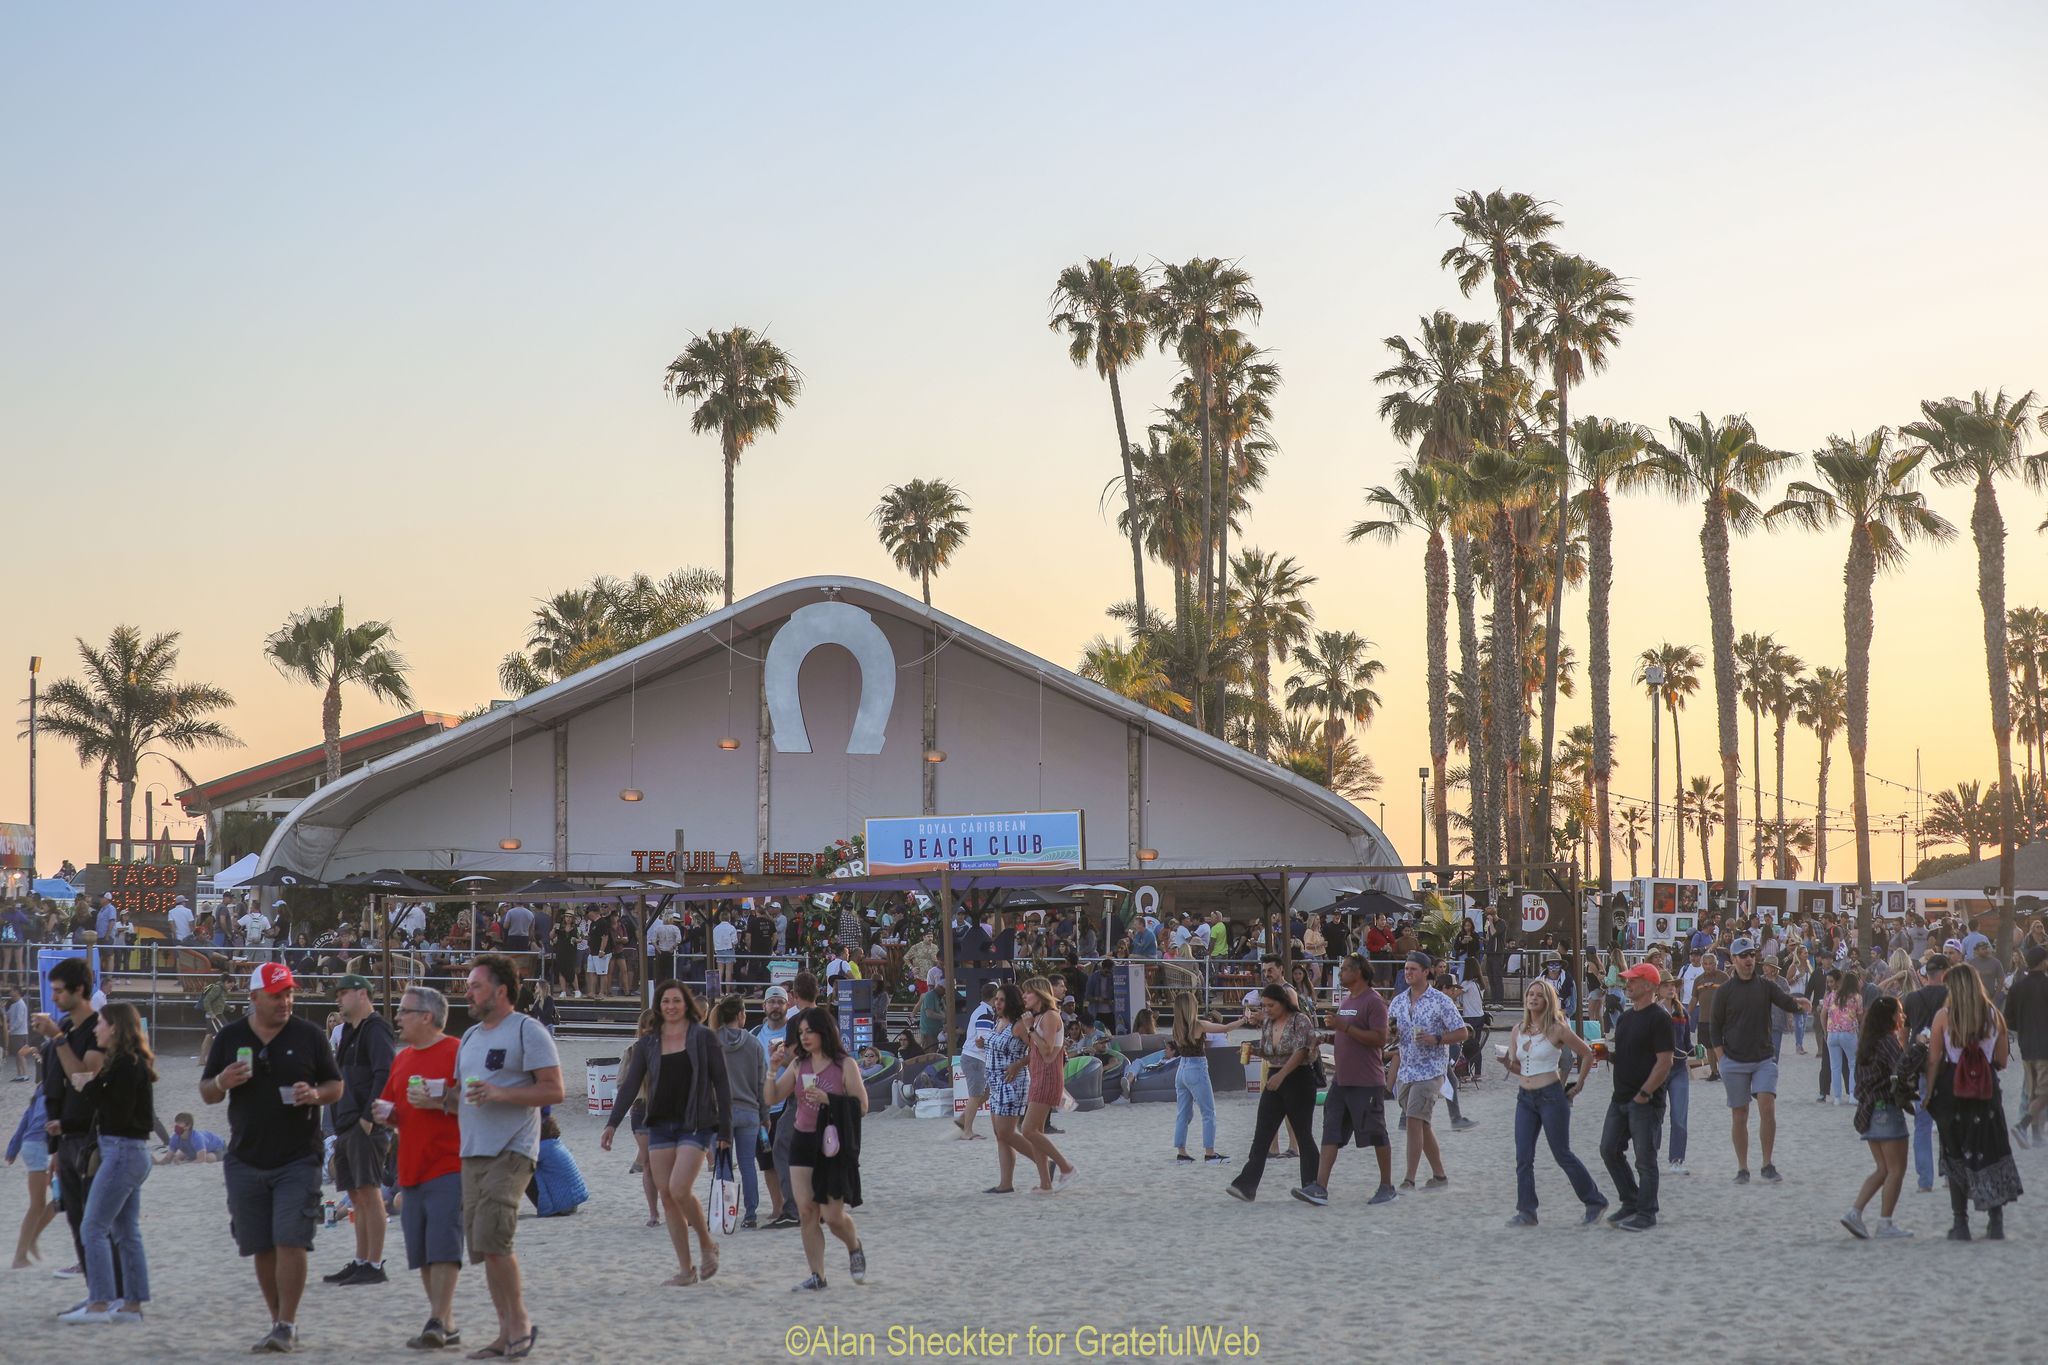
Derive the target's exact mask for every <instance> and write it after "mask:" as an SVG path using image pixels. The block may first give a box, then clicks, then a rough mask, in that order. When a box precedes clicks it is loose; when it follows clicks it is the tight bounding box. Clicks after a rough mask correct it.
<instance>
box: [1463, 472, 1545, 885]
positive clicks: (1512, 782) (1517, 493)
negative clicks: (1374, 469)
mask: <svg viewBox="0 0 2048 1365" xmlns="http://www.w3.org/2000/svg"><path fill="white" fill-rule="evenodd" d="M1542 479H1543V471H1542V470H1541V468H1540V467H1538V466H1537V465H1534V464H1531V463H1530V462H1528V461H1526V460H1523V459H1520V458H1518V457H1516V456H1514V455H1511V454H1508V453H1506V452H1504V451H1500V450H1496V449H1494V448H1493V447H1492V446H1487V445H1481V446H1479V447H1478V448H1477V449H1476V450H1475V451H1474V453H1473V455H1472V458H1471V461H1470V463H1469V464H1468V465H1467V466H1466V469H1465V472H1464V474H1463V475H1462V476H1461V478H1460V483H1461V486H1462V488H1463V491H1464V493H1465V495H1466V497H1467V500H1468V506H1467V508H1466V515H1467V516H1468V517H1469V518H1471V519H1472V527H1473V528H1474V529H1476V528H1477V526H1478V524H1479V518H1481V517H1483V518H1484V519H1485V527H1486V535H1487V542H1488V548H1489V551H1490V554H1489V559H1490V564H1491V569H1492V583H1493V613H1492V616H1493V638H1492V651H1493V652H1492V658H1491V673H1492V678H1491V693H1492V706H1491V707H1490V709H1489V710H1488V711H1487V713H1486V717H1485V719H1486V767H1487V785H1488V787H1489V789H1490V790H1491V791H1493V792H1495V793H1497V794H1498V795H1499V797H1500V799H1499V801H1498V802H1497V803H1496V804H1494V805H1491V806H1489V812H1488V813H1489V816H1495V815H1497V816H1499V817H1500V818H1501V819H1502V820H1503V823H1504V827H1505V828H1506V832H1507V836H1508V838H1509V840H1510V841H1511V842H1510V849H1509V852H1510V857H1511V859H1512V857H1513V854H1514V852H1515V851H1516V845H1517V843H1518V840H1517V837H1516V833H1515V828H1514V827H1515V826H1516V825H1518V824H1519V823H1520V821H1519V817H1518V813H1517V812H1516V811H1515V809H1514V808H1513V806H1512V804H1511V803H1510V801H1509V800H1508V795H1509V793H1511V792H1512V791H1514V790H1516V789H1517V788H1518V786H1519V773H1520V768H1521V747H1522V746H1521V715H1522V705H1523V697H1524V696H1525V692H1524V690H1523V682H1522V676H1521V675H1522V670H1521V668H1520V667H1519V661H1520V658H1521V651H1520V650H1518V649H1517V648H1516V630H1515V610H1514V604H1515V602H1516V600H1517V594H1518V593H1519V591H1520V588H1519V584H1518V582H1517V580H1516V575H1515V544H1516V542H1515V525H1514V519H1513V516H1512V513H1513V512H1514V510H1515V509H1517V508H1519V507H1520V506H1522V505H1523V504H1524V503H1526V502H1527V501H1528V500H1529V499H1530V498H1531V497H1533V496H1534V495H1535V493H1536V491H1537V489H1538V488H1539V487H1540V485H1541V483H1542ZM1485 841H1486V842H1487V843H1488V844H1490V843H1491V831H1490V830H1489V831H1487V832H1486V835H1485Z"/></svg>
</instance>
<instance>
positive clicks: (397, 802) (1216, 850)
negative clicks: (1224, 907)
mask: <svg viewBox="0 0 2048 1365" xmlns="http://www.w3.org/2000/svg"><path fill="white" fill-rule="evenodd" d="M778 639H780V640H781V644H780V645H778V644H777V643H776V642H777V641H778ZM771 649H772V650H773V652H772V653H771ZM764 679H765V681H764ZM927 689H929V690H930V692H931V697H932V703H931V729H930V737H929V740H927V738H926V732H925V705H924V695H925V693H926V691H927ZM941 756H942V757H941ZM932 760H938V761H936V762H934V761H932ZM927 772H929V773H930V774H931V776H932V777H933V778H934V779H935V790H934V792H933V797H932V801H931V803H930V807H929V809H927V807H926V805H925V801H924V786H923V784H924V780H925V777H926V775H927ZM627 792H638V793H641V794H642V797H643V799H640V800H626V799H622V793H627ZM1068 810H1079V811H1081V812H1082V813H1083V817H1084V829H1085V836H1086V863H1087V867H1088V868H1092V869H1111V868H1122V869H1132V868H1138V867H1140V866H1141V865H1142V866H1145V867H1152V868H1159V869H1162V870H1164V869H1172V868H1235V867H1244V868H1278V867H1287V866H1295V867H1324V868H1330V867H1355V868H1363V867H1373V866H1378V867H1386V866H1390V865H1396V864H1399V863H1400V862H1401V859H1400V857H1399V856H1398V855H1397V853H1396V851H1395V849H1394V847H1393V845H1392V844H1391V843H1390V842H1389V840H1388V839H1387V837H1386V836H1385V835H1384V834H1383V833H1382V832H1381V831H1380V830H1379V828H1378V827H1377V826H1376V825H1375V824H1374V823H1373V822H1372V821H1371V820H1370V819H1368V818H1367V817H1366V815H1365V814H1364V813H1363V812H1362V811H1360V810H1359V809H1358V808H1357V807H1356V806H1353V805H1352V804H1351V803H1350V802H1348V801H1345V800H1343V799H1342V798H1341V797H1338V796H1335V795H1333V794H1332V793H1330V792H1329V791H1327V790H1325V789H1323V788H1322V787H1319V786H1316V785H1314V784H1313V783H1310V782H1306V781H1304V780H1303V779H1301V778H1299V777H1297V776H1295V775H1294V774H1293V773H1290V772H1288V771H1287V770H1285V769H1283V768H1280V767H1277V766H1275V765H1273V764H1270V763H1267V762H1264V761H1262V760H1260V759H1258V758H1255V757H1254V756H1252V755H1251V754H1249V753H1246V752H1245V751H1243V750H1241V749H1238V748H1236V747H1235V746H1232V745H1229V744H1225V743H1223V742H1222V741H1220V740H1217V739H1214V738H1212V737H1210V736H1208V735H1205V734H1202V733H1200V732H1199V731H1196V730H1194V729H1192V728H1191V727H1189V726H1187V725H1184V724H1181V723H1180V722H1178V721H1176V720H1173V719H1171V718H1169V717H1167V716H1164V715H1161V714H1160V713H1158V712H1156V711H1153V710H1150V709H1149V708H1146V707H1144V706H1141V705H1139V704H1138V703H1135V702H1132V701H1129V700H1127V699H1125V698H1123V697H1120V696H1118V695H1116V694H1115V693H1112V692H1110V691H1108V690H1106V689H1105V688H1102V687H1100V686H1098V685H1097V684H1095V683H1092V682H1089V681H1087V680H1086V679H1084V678H1081V677H1079V676H1077V675H1076V674H1074V673H1071V672H1069V671H1068V670H1066V669H1064V668H1061V667H1059V666H1058V665H1057V664H1053V663H1049V662H1047V661H1046V660H1044V659H1040V658H1037V657H1036V656H1034V655H1032V654H1029V653H1027V652H1025V651H1024V650H1021V649H1019V648H1017V647H1016V646H1015V645H1012V644H1009V643H1008V642H1006V641H1003V640H1000V639H997V638H996V637H995V636H992V635H990V634H988V633H986V632H984V631H981V630H977V629H976V628H975V627H973V626H971V625H968V624H967V623H966V622H963V621H960V620H957V619H955V618H953V617H951V616H948V615H946V614H945V613H943V612H939V611H934V610H932V609H930V608H927V607H926V606H924V604H923V603H921V602H919V601H917V600H916V599H914V598H911V597H908V596H906V595H904V594H903V593H899V592H897V591H895V590H893V589H891V588H887V587H883V586H881V585H880V584H876V583H870V582H867V581H865V580H862V579H856V578H839V577H818V578H805V579H799V580H796V581H793V582H790V583H785V584H782V585H780V586H778V587H774V588H770V589H768V590H766V591H764V592H760V593H756V594H755V595H753V596H752V597H749V598H746V599H745V600H743V601H741V602H738V603H736V604H734V605H733V606H731V607H728V608H725V609H724V610H721V611H718V612H715V613H713V614H711V615H709V616H706V617H704V618H702V619H700V620H698V621H696V622H693V623H691V624H690V625H688V626H685V627H682V628H681V629H678V630H675V631H673V632H670V633H669V634H667V635H664V636H661V637H660V638H658V639H655V640H651V641H649V642H648V643H646V644H644V645H641V646H639V647H638V648H636V649H633V650H631V651H629V652H627V653H625V654H621V655H618V656H616V657H614V658H612V659H609V660H606V661H605V662H603V663H600V664H598V665H596V666H594V667H592V668H589V669H586V670H584V671H583V672H581V673H577V674H575V675H574V676H572V677H569V678H566V679H564V680H562V681H561V682H558V683H556V684H554V685H552V686H550V687H547V688H545V689H543V690H541V691H539V692H535V693H533V694H532V695H530V696H527V697H523V698H521V699H519V700H518V701H516V702H513V703H510V704H508V705H502V706H499V707H497V708H495V709H493V710H492V711H490V712H488V713H487V714H485V715H483V716H480V717H478V718H477V719H475V720H471V721H468V722H466V723H464V724H463V725H461V726H459V727H457V728H455V729H453V730H450V731H448V732H446V733H445V734H442V735H438V736H435V737H434V738H432V739H429V740H426V741H424V742H422V743H420V744H417V745H415V746H413V747H411V748H408V749H405V750H403V751H402V752H399V753H396V754H393V755H391V756H389V757H387V758H383V759H380V760H378V761H377V762H375V763H372V764H370V765H368V766H367V767H365V768H363V769H361V770H359V771H357V772H354V773H350V774H348V775H347V776H345V777H343V778H342V779H341V780H339V781H338V782H335V783H333V784H331V785H329V786H326V787H323V788H321V789H320V790H319V791H317V792H316V793H314V794H313V795H312V796H310V797H308V798H307V799H306V800H305V801H304V802H302V803H301V804H300V805H299V806H298V807H297V808H296V809H294V810H293V811H291V812H290V813H289V814H288V815H286V817H285V818H284V819H283V820H282V821H281V822H280V823H279V825H278V827H277V829H276V830H275V831H274V832H273V834H272V836H271V839H270V842H269V845H268V846H267V847H266V848H265V850H264V855H263V865H264V866H266V867H270V866H279V865H282V866H285V867H289V868H292V869H294V870H296V871H299V872H302V873H305V874H307V875H310V876H315V877H321V878H324V879H327V880H330V881H331V880H334V879H336V878H339V877H342V876H346V875H347V874H349V873H351V872H358V871H365V870H372V869H376V868H387V867H396V868H406V869H409V870H413V871H434V870H461V871H483V872H492V873H502V874H504V875H506V876H508V877H523V876H528V875H539V874H544V873H557V874H568V875H572V876H573V875H578V874H581V875H587V876H595V875H630V874H632V873H633V872H635V871H636V870H642V869H641V868H640V864H639V862H638V861H637V860H636V857H635V854H636V852H640V853H644V852H645V851H648V850H657V851H676V850H679V851H682V852H684V853H686V854H691V853H694V854H697V855H699V856H706V855H708V856H710V857H711V858H712V859H713V860H714V861H715V862H716V863H717V866H718V868H719V869H720V870H721V871H725V870H736V871H738V872H740V873H742V874H744V875H749V876H759V875H772V874H775V873H776V872H778V871H783V870H786V869H784V868H783V867H782V866H781V865H779V864H776V863H774V862H772V861H771V859H772V858H773V857H774V855H778V854H785V853H816V852H817V851H818V850H820V849H823V848H825V847H826V846H828V845H830V844H832V843H833V842H834V841H836V840H839V839H846V838H850V837H852V836H854V835H858V834H860V833H861V832H862V826H863V821H864V820H865V819H867V818H869V817H882V816H904V815H912V816H914V815H918V814H921V813H938V814H998V813H1007V812H1016V811H1068ZM1141 850H1143V851H1146V852H1149V853H1154V854H1156V857H1154V858H1152V859H1150V860H1147V861H1144V862H1142V863H1141V860H1140V852H1141ZM700 880H701V879H700ZM1325 880H1330V881H1332V882H1335V881H1342V882H1345V883H1347V884H1349V885H1353V886H1356V885H1359V884H1361V883H1364V884H1368V885H1373V886H1376V887H1378V888H1380V889H1382V890H1386V891H1389V892H1391V893H1393V894H1396V895H1402V896H1405V895H1406V894H1407V893H1408V890H1409V884H1408V879H1407V878H1406V877H1405V876H1402V875H1400V874H1393V873H1380V874H1373V875H1370V876H1364V877H1361V876H1359V875H1358V874H1356V873H1353V874H1350V875H1347V876H1345V877H1341V878H1331V879H1325ZM1332 898H1333V893H1332V890H1331V888H1330V887H1326V886H1316V885H1312V886H1310V887H1309V888H1308V889H1307V890H1305V891H1304V893H1303V894H1302V895H1301V896H1300V897H1299V898H1298V899H1297V900H1296V904H1297V905H1298V906H1300V907H1302V908H1315V907H1316V906H1319V905H1321V904H1324V903H1327V902H1328V901H1329V900H1330V899H1332Z"/></svg>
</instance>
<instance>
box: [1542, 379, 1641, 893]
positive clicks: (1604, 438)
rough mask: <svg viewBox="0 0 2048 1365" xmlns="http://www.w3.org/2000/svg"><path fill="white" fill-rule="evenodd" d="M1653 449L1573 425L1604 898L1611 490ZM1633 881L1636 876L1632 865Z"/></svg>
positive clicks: (1624, 483)
mask: <svg viewBox="0 0 2048 1365" xmlns="http://www.w3.org/2000/svg"><path fill="white" fill-rule="evenodd" d="M1649 444H1650V433H1649V431H1648V430H1647V429H1645V428H1643V427H1639V426H1634V425H1632V424H1630V423H1627V422H1616V421H1611V420H1607V419H1603V418H1598V417H1581V418H1580V419H1579V420H1578V421H1577V422H1575V423H1573V425H1572V448H1573V450H1574V452H1575V453H1576V455H1577V460H1576V464H1577V466H1578V473H1579V477H1580V478H1581V479H1583V480H1585V483H1586V489H1585V491H1584V492H1583V493H1580V494H1579V495H1578V499H1577V501H1578V503H1579V506H1580V509H1581V513H1582V517H1583V520H1584V522H1585V526H1586V560H1587V589H1586V671H1587V675H1588V677H1589V678H1590V679H1591V681H1592V686H1593V772H1592V778H1593V788H1594V797H1593V799H1594V813H1593V818H1594V824H1595V826H1596V831H1597V833H1596V837H1597V838H1598V839H1599V841H1600V867H1599V878H1600V890H1601V892H1602V893H1603V894H1604V893H1606V892H1608V891H1611V890H1612V889H1613V887H1614V862H1613V848H1612V834H1611V829H1612V816H1611V814H1610V808H1609V803H1608V795H1607V790H1608V777H1609V775H1610V774H1611V773H1612V771H1613V769H1614V707H1613V703H1612V701H1611V699H1610V697H1609V691H1610V687H1611V683H1612V674H1613V671H1614V664H1613V657H1612V649H1613V646H1612V641H1611V639H1610V635H1611V628H1612V620H1611V617H1610V614H1609V612H1610V607H1609V603H1610V600H1611V597H1612V594H1613V590H1614V515H1613V507H1612V502H1611V500H1610V498H1609V497H1608V490H1609V488H1615V489H1627V488H1630V487H1632V486H1633V485H1634V484H1635V483H1636V482H1637V481H1638V480H1637V473H1636V471H1637V470H1638V469H1639V468H1640V467H1641V464H1642V459H1643V452H1644V451H1645V450H1647V449H1648V448H1649ZM1546 658H1547V656H1546ZM1547 673H1548V670H1547V669H1546V680H1545V685H1546V687H1548V686H1549V685H1550V680H1549V678H1548V676H1547ZM1631 857H1633V855H1631ZM1629 876H1630V877H1631V878H1633V877H1634V876H1635V870H1634V866H1633V863H1631V866H1630V870H1629Z"/></svg>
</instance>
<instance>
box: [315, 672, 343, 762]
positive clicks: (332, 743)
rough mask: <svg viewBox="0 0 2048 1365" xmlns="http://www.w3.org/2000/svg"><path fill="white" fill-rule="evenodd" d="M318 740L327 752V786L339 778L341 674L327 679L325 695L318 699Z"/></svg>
mask: <svg viewBox="0 0 2048 1365" xmlns="http://www.w3.org/2000/svg"><path fill="white" fill-rule="evenodd" d="M320 740H321V747H322V748H323V749H325V750H326V753H327V782H328V785H329V786H332V785H333V784H334V783H336V782H339V781H340V780H341V674H340V673H339V672H338V671H337V672H336V673H335V674H334V675H333V676H331V677H330V678H328V680H327V695H326V696H324V697H322V698H321V699H320Z"/></svg>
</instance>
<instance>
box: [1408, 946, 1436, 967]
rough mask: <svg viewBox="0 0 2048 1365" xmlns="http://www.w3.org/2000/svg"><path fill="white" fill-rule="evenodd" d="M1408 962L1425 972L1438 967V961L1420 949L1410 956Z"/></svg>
mask: <svg viewBox="0 0 2048 1365" xmlns="http://www.w3.org/2000/svg"><path fill="white" fill-rule="evenodd" d="M1408 960H1409V961H1410V962H1413V963H1414V964H1415V965H1416V966H1418V967H1420V968H1422V970H1424V971H1428V970H1429V969H1430V968H1431V967H1434V966H1436V959H1435V958H1433V957H1431V956H1430V955H1429V954H1428V953H1425V952H1423V951H1422V950H1421V949H1419V948H1418V949H1416V950H1415V951H1414V952H1412V953H1410V954H1408Z"/></svg>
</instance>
